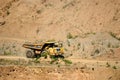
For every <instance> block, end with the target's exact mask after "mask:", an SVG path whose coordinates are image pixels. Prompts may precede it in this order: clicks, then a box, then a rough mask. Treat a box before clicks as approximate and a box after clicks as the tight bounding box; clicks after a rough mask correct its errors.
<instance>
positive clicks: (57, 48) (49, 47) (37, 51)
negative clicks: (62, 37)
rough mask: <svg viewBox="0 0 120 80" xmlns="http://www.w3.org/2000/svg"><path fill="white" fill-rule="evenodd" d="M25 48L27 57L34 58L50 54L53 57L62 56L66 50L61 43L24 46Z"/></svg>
mask: <svg viewBox="0 0 120 80" xmlns="http://www.w3.org/2000/svg"><path fill="white" fill-rule="evenodd" d="M23 47H24V48H27V49H28V50H27V51H26V57H28V58H33V57H37V56H41V55H42V54H45V53H48V54H49V55H53V56H59V55H60V56H62V55H63V54H64V48H63V47H62V44H61V43H57V42H45V43H42V44H23Z"/></svg>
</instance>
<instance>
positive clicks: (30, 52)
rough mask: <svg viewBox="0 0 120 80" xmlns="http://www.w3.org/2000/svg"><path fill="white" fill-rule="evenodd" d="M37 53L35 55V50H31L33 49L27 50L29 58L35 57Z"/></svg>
mask: <svg viewBox="0 0 120 80" xmlns="http://www.w3.org/2000/svg"><path fill="white" fill-rule="evenodd" d="M34 56H35V55H34V52H33V51H31V50H28V51H27V52H26V57H27V58H33V57H34Z"/></svg>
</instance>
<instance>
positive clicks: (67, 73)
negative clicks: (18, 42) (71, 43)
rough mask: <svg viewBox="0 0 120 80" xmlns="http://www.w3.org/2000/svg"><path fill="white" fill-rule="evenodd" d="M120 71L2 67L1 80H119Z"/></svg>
mask: <svg viewBox="0 0 120 80" xmlns="http://www.w3.org/2000/svg"><path fill="white" fill-rule="evenodd" d="M119 71H120V70H119V69H117V70H114V69H111V68H96V69H93V70H88V69H80V68H55V67H53V68H52V67H51V68H50V67H45V68H44V67H35V68H34V67H32V68H30V67H22V66H19V67H18V66H14V67H13V66H10V67H0V80H21V79H24V80H40V79H42V80H51V79H52V80H73V79H74V80H119V79H120V76H119V75H120V73H119Z"/></svg>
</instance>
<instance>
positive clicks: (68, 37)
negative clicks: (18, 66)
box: [0, 0, 120, 58]
mask: <svg viewBox="0 0 120 80" xmlns="http://www.w3.org/2000/svg"><path fill="white" fill-rule="evenodd" d="M0 37H1V40H2V41H1V49H0V52H1V53H2V54H4V53H5V51H6V50H8V51H11V52H12V53H15V54H17V53H22V52H23V51H22V50H23V48H21V47H19V49H17V50H18V51H16V50H15V49H16V48H15V49H14V47H12V49H11V47H10V48H6V46H5V47H4V49H2V48H3V44H4V45H7V46H10V45H11V46H13V45H15V44H16V46H17V47H18V45H19V46H20V44H22V43H24V42H26V40H27V41H31V40H32V41H35V40H38V41H47V40H56V41H63V42H64V45H65V48H66V52H67V53H69V54H71V55H73V56H75V57H76V56H81V57H84V58H86V57H89V56H90V57H91V56H98V55H101V54H104V53H111V52H112V53H114V48H119V46H120V41H119V40H120V0H1V1H0ZM4 38H8V42H6V41H5V40H4ZM13 38H15V39H18V40H15V41H13ZM21 40H22V41H23V42H21ZM9 41H11V42H9ZM17 43H18V44H17ZM8 44H9V45H8ZM9 49H10V50H9ZM15 51H16V52H15Z"/></svg>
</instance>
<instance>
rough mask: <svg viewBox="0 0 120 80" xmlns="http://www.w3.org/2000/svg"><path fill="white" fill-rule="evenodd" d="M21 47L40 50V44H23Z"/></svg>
mask: <svg viewBox="0 0 120 80" xmlns="http://www.w3.org/2000/svg"><path fill="white" fill-rule="evenodd" d="M23 47H25V48H28V49H34V50H41V49H42V45H40V44H23Z"/></svg>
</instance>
